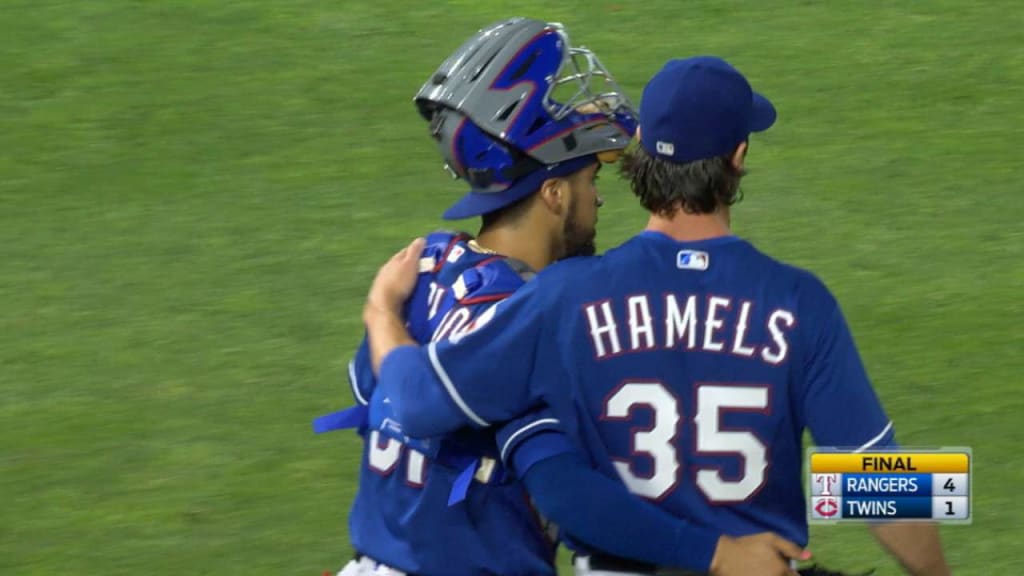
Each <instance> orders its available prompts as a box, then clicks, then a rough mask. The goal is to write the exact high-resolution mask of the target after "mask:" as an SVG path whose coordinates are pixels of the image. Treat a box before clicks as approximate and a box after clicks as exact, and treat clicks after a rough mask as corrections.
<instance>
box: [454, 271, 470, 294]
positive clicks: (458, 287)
mask: <svg viewBox="0 0 1024 576" xmlns="http://www.w3.org/2000/svg"><path fill="white" fill-rule="evenodd" d="M466 292H468V290H466V279H465V278H463V277H462V274H459V277H458V278H456V279H455V282H453V283H452V293H453V294H455V299H456V300H462V299H463V298H465V297H466Z"/></svg>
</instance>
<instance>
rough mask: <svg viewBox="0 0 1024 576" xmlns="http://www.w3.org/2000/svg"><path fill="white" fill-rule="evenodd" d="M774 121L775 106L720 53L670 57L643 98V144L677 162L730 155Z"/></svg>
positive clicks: (641, 135) (663, 156)
mask: <svg viewBox="0 0 1024 576" xmlns="http://www.w3.org/2000/svg"><path fill="white" fill-rule="evenodd" d="M774 123H775V106H773V105H772V103H771V102H769V101H768V99H767V98H765V97H764V96H762V95H760V94H758V93H757V92H754V91H753V90H752V89H751V88H750V83H749V82H747V79H746V78H744V77H743V74H740V71H739V70H737V69H735V68H733V67H732V66H731V65H730V64H729V63H728V62H726V61H725V60H722V59H721V58H717V57H715V56H698V57H695V58H686V59H683V60H670V61H669V62H668V63H667V64H665V66H664V67H663V68H662V69H661V70H660V71H658V73H657V74H655V75H654V78H651V81H650V82H648V83H647V86H646V87H644V94H643V98H642V100H641V101H640V143H641V144H642V145H643V147H644V149H645V150H647V152H649V153H650V154H651V155H653V156H655V157H657V158H661V159H664V160H668V161H670V162H675V163H677V164H685V163H687V162H694V161H696V160H704V159H708V158H716V157H719V156H724V155H726V154H729V153H731V152H733V151H734V150H736V146H738V145H739V144H740V142H743V141H745V140H746V139H747V138H748V137H749V136H750V133H751V132H761V131H762V130H767V129H768V128H770V127H771V126H772V124H774Z"/></svg>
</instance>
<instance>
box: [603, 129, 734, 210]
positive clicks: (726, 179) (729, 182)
mask: <svg viewBox="0 0 1024 576" xmlns="http://www.w3.org/2000/svg"><path fill="white" fill-rule="evenodd" d="M619 173H620V174H621V175H622V177H623V178H625V179H626V180H628V181H629V187H630V188H631V189H632V190H633V194H636V196H637V198H639V199H640V204H642V205H643V207H644V208H646V209H647V211H648V212H651V213H652V214H657V215H659V216H672V215H673V214H675V212H676V211H677V210H680V209H681V210H682V211H683V212H686V213H687V214H711V213H712V212H714V211H715V210H717V209H718V208H720V207H722V206H732V205H733V204H735V203H737V202H739V201H740V200H741V199H742V198H743V192H742V191H741V190H740V179H742V178H743V176H744V175H745V174H746V171H745V170H737V169H736V168H734V167H733V165H732V161H731V158H730V156H719V157H717V158H709V159H705V160H696V161H694V162H687V163H686V164H676V163H674V162H669V161H667V160H662V159H661V158H657V157H655V156H652V155H651V154H649V153H648V152H647V150H645V149H644V147H643V146H640V145H638V144H637V143H636V142H634V143H633V144H631V145H630V147H629V149H627V150H626V152H625V153H624V154H623V156H622V160H620V161H619Z"/></svg>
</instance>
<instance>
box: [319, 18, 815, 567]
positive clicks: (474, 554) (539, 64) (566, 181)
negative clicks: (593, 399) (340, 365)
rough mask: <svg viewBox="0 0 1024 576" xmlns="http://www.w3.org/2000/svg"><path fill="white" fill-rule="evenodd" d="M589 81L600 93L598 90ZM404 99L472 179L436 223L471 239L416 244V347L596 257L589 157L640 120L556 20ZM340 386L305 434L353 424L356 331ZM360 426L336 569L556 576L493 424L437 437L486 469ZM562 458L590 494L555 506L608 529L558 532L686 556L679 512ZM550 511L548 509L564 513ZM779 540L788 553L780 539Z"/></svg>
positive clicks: (368, 385) (480, 52)
mask: <svg viewBox="0 0 1024 576" xmlns="http://www.w3.org/2000/svg"><path fill="white" fill-rule="evenodd" d="M581 61H582V62H584V63H585V64H584V65H582V66H581V65H579V62H581ZM567 66H568V69H567ZM599 82H603V83H604V84H605V85H606V86H607V87H608V90H606V91H600V92H598V91H596V88H597V86H598V83H599ZM563 84H569V85H570V86H573V87H574V88H575V89H576V94H577V95H576V97H575V98H574V99H572V100H570V101H567V102H559V101H554V100H552V98H551V93H552V89H553V88H554V87H555V86H557V85H563ZM416 103H417V106H418V107H419V110H420V113H421V114H422V115H423V117H424V118H425V119H427V120H429V121H430V126H431V133H432V135H433V136H434V138H435V139H436V141H437V143H438V147H439V150H440V151H441V153H442V155H443V156H444V158H445V160H446V166H447V167H448V168H449V170H450V171H452V172H453V173H455V174H456V175H457V176H458V177H459V178H461V179H463V180H466V181H467V182H468V183H469V184H470V185H471V187H472V191H471V192H470V193H469V194H467V195H466V196H465V197H463V198H462V199H461V200H459V201H458V202H457V203H456V204H455V205H453V206H452V207H450V208H449V209H448V210H447V211H446V212H445V215H444V216H445V218H448V219H462V218H469V217H473V216H481V217H482V226H481V230H480V234H479V236H478V237H477V238H472V237H470V236H468V235H466V234H455V233H447V232H438V233H434V234H431V235H429V236H428V237H427V239H426V243H425V246H424V247H423V249H422V250H421V249H417V252H416V254H417V266H418V269H419V270H420V271H421V272H422V274H421V275H420V281H419V285H418V287H417V289H416V291H415V293H414V294H413V297H412V299H411V300H410V302H409V303H408V305H407V306H406V308H405V312H406V314H407V317H408V326H409V330H410V332H411V333H412V334H413V336H414V337H415V338H416V340H417V341H418V342H424V343H425V342H431V341H439V340H443V339H445V338H447V337H449V336H450V335H452V334H457V333H460V332H461V331H463V330H465V328H466V327H467V326H468V325H469V324H470V323H471V322H472V321H474V320H475V319H477V318H478V317H479V316H480V315H481V314H482V313H484V312H485V311H486V310H489V309H491V308H492V307H493V305H494V304H495V303H496V302H498V301H500V300H502V299H504V298H506V297H508V296H509V295H510V294H511V293H512V292H514V291H515V290H516V289H518V288H519V287H520V286H521V285H523V283H524V282H525V280H526V279H527V278H529V277H530V276H532V275H533V271H534V270H537V269H540V268H543V267H544V266H546V265H547V264H549V263H551V262H552V261H553V260H554V259H557V258H561V257H568V256H574V255H589V254H593V253H594V234H595V232H594V226H595V223H596V219H597V208H598V207H599V206H600V205H601V199H600V197H599V196H598V195H597V191H596V187H595V184H594V182H595V180H596V176H597V172H598V171H599V169H600V167H601V164H600V158H604V159H606V160H608V159H610V157H609V153H611V154H612V155H613V156H617V155H618V153H620V152H621V150H622V149H623V148H624V147H625V146H626V144H627V143H628V142H629V140H630V138H631V136H632V134H633V131H634V129H635V123H636V121H635V119H634V116H633V113H632V111H631V110H630V107H629V102H628V100H627V99H626V98H625V96H624V95H623V94H622V93H621V92H620V91H619V90H618V88H617V86H616V85H615V83H614V81H613V80H612V78H611V75H610V74H609V73H608V72H607V70H605V69H604V68H603V67H602V66H601V64H600V62H599V61H598V60H597V58H596V56H594V55H593V53H591V52H589V51H587V50H585V49H582V48H574V47H572V46H571V45H570V43H569V41H568V37H567V35H566V33H565V31H564V29H563V28H561V27H560V26H558V25H551V24H546V23H543V22H538V21H535V20H527V19H521V18H517V19H512V20H508V21H504V22H501V23H498V24H496V25H494V26H491V27H488V28H486V29H484V30H482V31H481V32H479V33H478V34H477V35H475V36H474V37H473V38H471V39H470V40H469V41H467V42H466V43H465V44H464V45H463V46H462V47H460V48H459V49H458V50H457V51H456V52H455V53H454V54H453V55H452V56H451V57H449V58H448V59H447V60H446V61H445V63H444V64H442V66H441V67H440V68H439V69H438V70H437V71H436V72H435V73H434V74H433V75H431V78H430V80H428V82H427V83H426V84H425V85H424V86H423V88H422V89H421V90H420V92H419V94H418V95H417V97H416ZM581 111H582V112H581ZM349 381H350V384H351V386H352V393H353V395H354V397H355V399H356V400H357V402H358V403H359V405H360V406H361V408H357V409H355V410H347V411H343V412H341V413H337V414H333V415H329V416H327V417H324V418H321V419H318V421H317V422H316V424H315V428H316V429H317V431H319V432H323V431H328V430H333V429H338V428H345V427H352V426H361V425H362V424H363V418H364V417H365V415H366V405H367V404H368V401H367V400H368V399H369V398H371V397H372V396H373V394H374V389H375V385H376V378H375V376H374V374H373V371H372V369H371V363H370V356H369V350H368V347H367V345H366V343H365V341H364V343H363V345H362V346H361V347H360V349H359V351H358V352H357V354H356V357H355V359H354V360H353V362H352V363H351V364H350V365H349ZM549 420H550V417H549V416H548V415H547V413H546V412H544V411H536V412H534V411H527V412H526V413H525V414H524V415H522V417H521V418H518V419H517V420H516V421H515V423H514V424H510V427H515V428H516V429H515V430H512V432H513V433H514V432H516V431H517V430H518V428H520V427H526V428H529V429H534V430H537V431H540V430H543V429H545V427H546V426H548V421H549ZM362 432H363V433H364V435H365V442H364V452H363V458H362V465H361V471H360V481H359V491H358V493H357V495H356V498H355V501H354V503H353V508H352V511H351V515H350V519H349V527H350V534H351V538H352V544H353V547H354V548H355V550H356V551H357V553H356V558H354V559H353V560H352V561H351V562H350V563H349V564H348V565H347V566H346V567H345V568H344V569H343V570H342V571H341V573H340V574H341V576H360V575H369V574H374V575H377V576H382V575H386V574H387V575H398V574H422V575H428V576H430V575H438V576H440V575H444V576H461V575H467V576H468V575H478V574H501V575H513V576H514V575H524V576H525V575H545V574H552V575H553V574H554V573H555V570H554V568H553V560H554V551H555V543H554V541H553V540H552V539H551V538H550V537H549V535H548V534H547V533H546V532H545V530H544V525H543V523H542V521H541V519H540V518H539V517H538V515H537V514H536V513H535V511H534V509H533V507H532V506H531V505H530V504H529V501H528V496H527V494H526V492H525V491H524V490H523V487H522V486H521V485H519V484H517V483H512V482H509V481H507V479H506V476H507V475H506V474H503V472H502V469H501V466H500V464H498V463H497V460H498V456H499V454H498V452H497V449H496V447H495V440H494V435H493V432H491V431H486V432H480V431H470V432H469V433H467V434H462V435H460V436H458V437H456V438H452V439H450V440H447V441H446V442H447V443H450V444H453V445H459V446H471V447H473V449H474V450H476V451H480V452H482V453H486V454H491V455H492V458H489V459H488V460H487V461H486V462H487V464H486V465H482V466H481V465H478V463H477V462H476V460H475V458H474V459H470V460H468V461H466V460H459V459H458V454H459V452H458V451H452V450H445V448H444V446H445V443H444V442H442V443H433V444H430V443H417V444H414V445H413V444H411V443H410V442H403V440H406V439H405V438H403V437H401V436H398V438H391V437H389V436H388V435H385V434H382V433H381V431H378V430H366V429H365V428H363V429H362ZM453 454H454V455H453ZM573 464H574V461H569V462H568V463H566V464H564V466H565V467H566V470H565V473H573V471H574V470H575V473H576V474H578V477H579V478H580V482H582V483H584V484H586V485H587V486H589V487H591V490H590V491H582V492H581V491H577V490H575V489H574V488H573V487H572V486H570V485H565V486H563V490H562V491H563V494H562V495H561V497H560V501H561V502H564V503H566V504H574V505H575V506H576V507H582V508H591V509H593V511H594V515H593V516H592V519H593V520H596V522H597V523H603V524H608V523H611V522H612V521H614V522H615V523H616V524H617V526H619V529H618V531H617V532H616V531H609V530H594V529H593V528H592V527H593V526H594V522H593V521H592V519H585V518H580V517H579V516H578V515H576V516H573V517H568V518H567V520H568V522H567V526H566V529H567V530H570V531H571V532H572V533H574V534H575V535H577V536H578V537H579V538H580V539H581V540H583V541H586V542H587V543H588V544H590V545H593V546H595V547H597V548H598V549H602V550H614V551H617V552H619V553H621V554H627V555H630V556H632V557H638V558H641V559H645V560H648V561H656V562H661V563H666V564H672V565H686V563H687V560H686V559H685V558H686V555H687V551H686V550H687V548H688V547H689V546H690V545H691V540H690V536H689V534H690V532H688V531H687V530H686V528H687V527H686V523H685V522H681V521H679V520H677V519H675V518H674V517H672V516H670V515H668V514H666V513H664V512H663V511H661V510H659V509H657V508H655V507H654V506H652V505H650V504H648V503H646V502H644V501H643V500H641V499H639V498H636V497H635V496H633V495H631V494H630V493H629V492H628V491H627V489H626V487H625V486H624V485H622V484H621V483H620V482H617V481H611V480H610V479H609V478H608V477H606V476H603V475H600V474H599V473H598V472H597V471H595V470H593V469H592V468H591V467H590V466H589V465H585V464H583V463H578V465H576V467H575V469H574V468H573ZM467 465H469V467H468V468H467ZM469 483H473V484H474V487H473V489H472V490H470V489H469V488H468V484H469ZM596 502H611V503H617V504H616V505H615V506H614V507H612V508H603V507H600V506H596V505H594V504H595V503H596ZM550 511H551V512H552V513H551V514H550V518H551V520H554V521H558V520H559V519H560V518H561V517H562V516H563V513H562V512H561V510H559V509H550ZM613 513H614V514H615V515H614V516H613V515H612V514H613ZM645 531H646V532H652V535H651V536H650V537H649V538H647V542H646V545H645V546H643V547H636V548H635V549H627V548H625V547H624V546H623V542H625V536H623V535H628V534H630V533H644V532H645ZM765 539H767V538H766V537H762V540H765ZM753 542H754V543H755V544H758V543H760V542H761V540H754V541H753ZM730 543H731V541H730V542H726V547H725V548H724V549H728V547H729V545H730ZM741 544H742V543H741ZM738 546H740V545H736V546H733V548H737V547H738ZM777 546H780V547H784V548H787V549H788V550H790V553H792V554H796V553H799V549H798V548H797V547H796V546H795V545H792V544H791V543H783V542H779V543H778V544H777ZM762 547H764V545H763V544H762Z"/></svg>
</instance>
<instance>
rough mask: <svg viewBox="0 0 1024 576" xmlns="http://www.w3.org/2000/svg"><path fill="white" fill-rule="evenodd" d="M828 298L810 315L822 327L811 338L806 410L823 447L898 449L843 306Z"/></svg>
mask: <svg viewBox="0 0 1024 576" xmlns="http://www.w3.org/2000/svg"><path fill="white" fill-rule="evenodd" d="M821 290H822V291H824V294H823V295H821V296H820V297H819V298H817V299H815V300H817V303H815V305H814V307H815V310H814V311H807V314H809V315H811V317H812V318H813V317H814V314H815V312H816V313H817V316H818V318H820V321H819V322H815V327H816V329H815V330H813V331H811V333H810V334H809V336H810V338H809V340H808V341H807V342H806V346H807V347H808V353H809V354H808V356H807V361H806V362H807V364H806V367H805V375H806V382H805V388H804V395H803V410H804V414H805V415H806V419H807V427H808V428H809V429H810V431H811V434H812V435H813V436H814V440H815V442H816V443H817V444H818V445H819V446H834V447H841V448H852V449H859V450H867V449H869V448H872V447H879V448H881V447H887V446H892V445H893V443H894V435H893V427H892V422H891V421H890V420H889V418H888V416H886V413H885V410H884V409H883V408H882V404H881V402H880V401H879V399H878V395H877V394H876V393H875V390H874V388H873V387H872V386H871V381H870V380H869V379H868V375H867V372H866V371H865V369H864V363H863V362H862V361H861V357H860V353H859V352H858V351H857V346H856V344H855V343H854V340H853V335H852V334H851V333H850V328H849V326H848V325H847V323H846V319H845V318H844V316H843V313H842V311H841V310H840V308H839V304H838V303H837V302H836V301H835V299H834V298H833V297H832V295H831V294H829V293H828V292H827V289H825V288H824V286H822V287H821Z"/></svg>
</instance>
